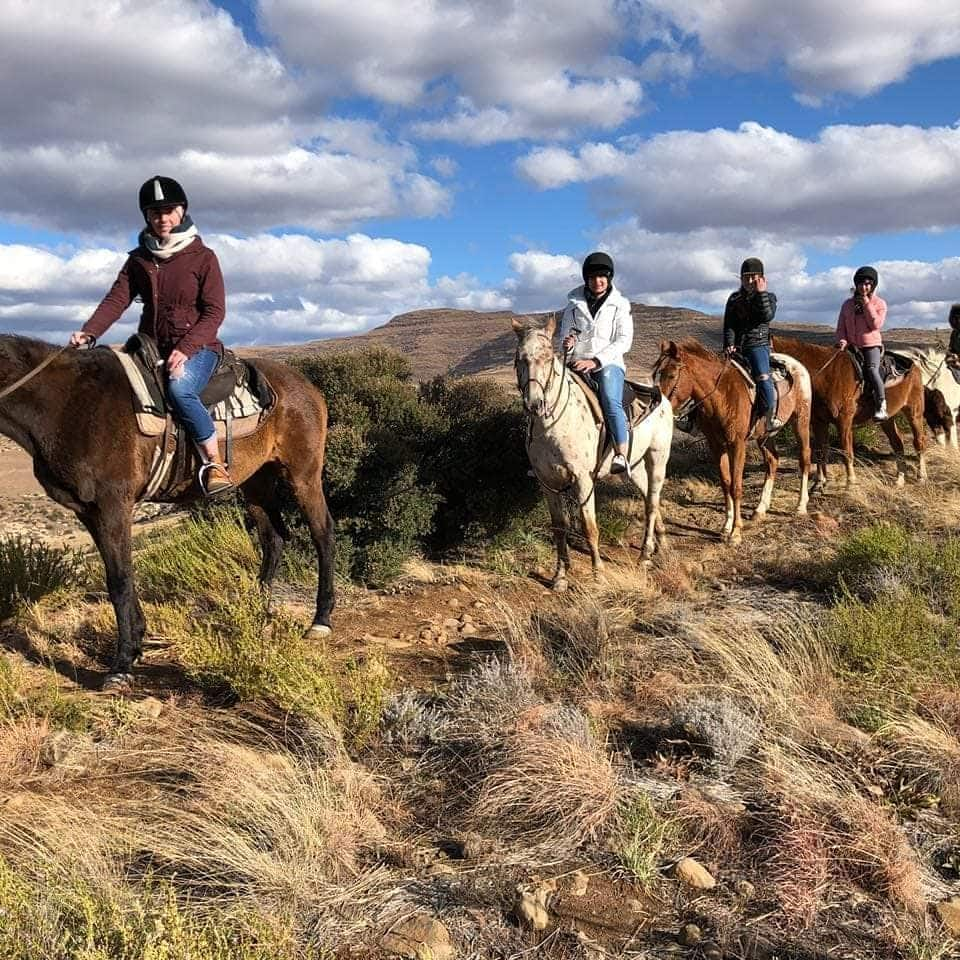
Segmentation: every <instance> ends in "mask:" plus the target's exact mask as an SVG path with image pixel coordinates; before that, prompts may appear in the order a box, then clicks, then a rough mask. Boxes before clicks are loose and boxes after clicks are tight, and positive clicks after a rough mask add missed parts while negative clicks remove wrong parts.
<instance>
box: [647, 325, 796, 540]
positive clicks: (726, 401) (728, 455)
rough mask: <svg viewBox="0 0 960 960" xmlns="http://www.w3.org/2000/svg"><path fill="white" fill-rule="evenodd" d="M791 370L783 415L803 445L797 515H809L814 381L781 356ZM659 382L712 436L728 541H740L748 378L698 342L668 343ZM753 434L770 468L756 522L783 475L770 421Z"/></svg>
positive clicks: (710, 441) (749, 398) (750, 407)
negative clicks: (808, 492) (808, 500)
mask: <svg viewBox="0 0 960 960" xmlns="http://www.w3.org/2000/svg"><path fill="white" fill-rule="evenodd" d="M778 359H780V360H781V361H783V362H784V364H785V365H786V367H787V371H788V373H789V374H790V377H791V379H792V381H793V383H792V386H791V388H790V389H789V390H788V391H787V392H786V393H785V394H782V395H781V397H780V403H779V407H778V410H777V416H778V417H779V418H780V419H781V420H782V421H783V422H784V424H788V423H789V424H792V426H793V429H794V432H795V433H796V435H797V442H798V444H799V448H800V452H799V460H800V500H799V502H798V504H797V513H800V514H802V513H806V512H807V474H808V473H809V470H810V377H809V374H808V373H807V371H806V370H805V369H804V367H803V365H802V364H801V363H798V362H797V361H796V360H794V359H793V358H792V357H783V356H780V357H778ZM653 369H654V374H653V378H654V383H656V384H658V385H659V387H660V389H661V390H662V391H663V393H664V395H665V396H666V397H667V398H669V400H670V402H671V404H672V405H673V409H674V410H678V409H679V408H681V407H683V406H684V405H686V406H687V407H688V408H689V409H691V410H693V411H694V412H695V415H696V422H697V425H698V426H699V427H700V429H701V430H702V431H703V435H704V436H705V437H706V438H707V443H708V444H709V446H710V450H711V451H712V452H713V456H714V459H715V460H716V462H717V467H718V468H719V470H720V486H721V487H722V489H723V495H724V499H725V500H726V508H727V519H726V523H725V524H724V526H723V539H724V540H725V541H726V542H728V543H734V544H735V543H740V541H741V539H742V536H743V533H742V531H743V519H742V518H741V516H740V505H741V503H742V501H743V467H744V463H745V462H746V457H747V440H748V439H749V437H750V435H751V420H752V410H753V397H752V395H751V393H750V390H749V388H748V386H747V382H746V380H745V379H744V377H743V376H742V375H741V374H740V373H739V372H738V371H737V370H736V369H734V367H733V364H732V362H731V361H730V360H728V359H726V358H723V357H719V356H717V354H715V353H711V352H710V351H709V350H708V349H707V348H706V347H704V346H703V345H702V344H701V343H699V342H698V341H696V340H693V339H687V340H683V341H681V342H680V343H677V342H676V341H674V340H664V341H663V342H662V343H661V344H660V356H659V358H658V359H657V362H656V364H655V366H654V368H653ZM752 435H753V436H755V437H756V438H757V444H758V446H759V447H760V452H761V453H762V454H763V459H764V462H765V464H766V471H767V475H766V477H765V478H764V481H763V492H762V493H761V495H760V503H759V504H758V505H757V509H756V510H755V511H754V514H753V519H754V520H757V521H759V520H762V519H763V517H764V516H765V515H766V513H767V510H768V509H769V507H770V499H771V497H772V496H773V485H774V482H775V480H776V477H777V467H778V465H779V463H780V455H779V453H778V452H777V440H776V435H774V436H769V435H768V434H767V433H766V425H765V420H764V418H762V417H761V418H760V420H759V421H758V422H757V423H756V425H755V427H754V428H753V434H752Z"/></svg>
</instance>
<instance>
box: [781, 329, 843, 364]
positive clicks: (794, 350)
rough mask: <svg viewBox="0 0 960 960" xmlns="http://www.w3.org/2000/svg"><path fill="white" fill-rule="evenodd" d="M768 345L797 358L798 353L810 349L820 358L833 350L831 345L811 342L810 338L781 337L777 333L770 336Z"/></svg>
mask: <svg viewBox="0 0 960 960" xmlns="http://www.w3.org/2000/svg"><path fill="white" fill-rule="evenodd" d="M774 340H776V341H777V342H776V344H774V343H773V341H774ZM770 346H771V347H772V348H773V350H774V351H775V352H777V353H789V354H790V355H791V356H793V357H797V358H798V359H800V354H802V353H805V352H807V351H812V353H813V355H814V356H816V357H819V358H820V359H824V358H825V357H826V356H827V355H828V354H831V353H833V351H834V348H833V347H828V346H827V345H826V344H823V343H812V342H811V341H810V340H801V339H799V337H783V336H781V335H780V334H779V333H776V334H774V335H773V337H771V342H770ZM808 355H809V354H808Z"/></svg>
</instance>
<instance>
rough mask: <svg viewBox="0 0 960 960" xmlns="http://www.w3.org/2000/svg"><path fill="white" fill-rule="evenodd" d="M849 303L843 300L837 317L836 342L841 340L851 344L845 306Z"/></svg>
mask: <svg viewBox="0 0 960 960" xmlns="http://www.w3.org/2000/svg"><path fill="white" fill-rule="evenodd" d="M848 303H850V301H849V300H845V301H844V302H843V305H842V306H841V307H840V315H839V316H838V317H837V340H838V341H840V340H843V341H845V342H847V343H850V342H851V338H850V333H849V331H848V330H847V304H848Z"/></svg>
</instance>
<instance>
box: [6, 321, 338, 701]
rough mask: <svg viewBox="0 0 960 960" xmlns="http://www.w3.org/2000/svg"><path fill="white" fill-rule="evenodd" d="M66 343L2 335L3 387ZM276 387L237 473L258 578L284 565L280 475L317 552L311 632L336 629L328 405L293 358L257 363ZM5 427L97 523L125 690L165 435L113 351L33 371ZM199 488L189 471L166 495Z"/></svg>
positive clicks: (139, 621) (49, 480) (48, 482)
mask: <svg viewBox="0 0 960 960" xmlns="http://www.w3.org/2000/svg"><path fill="white" fill-rule="evenodd" d="M56 350H57V348H56V347H53V346H51V345H50V344H49V343H42V342H40V341H38V340H29V339H26V338H24V337H15V336H0V391H2V390H3V388H4V387H7V386H12V385H13V384H14V383H15V382H16V381H17V380H19V379H20V378H21V377H22V376H24V375H26V374H27V373H29V372H30V371H32V370H34V369H35V368H37V367H39V366H40V365H41V364H42V363H43V362H44V361H45V360H47V359H48V358H51V355H52V354H54V353H55V352H56ZM256 365H257V368H258V369H259V370H261V371H262V372H263V374H264V375H265V376H266V377H267V379H268V380H269V382H270V384H271V386H272V387H273V389H274V390H275V391H276V394H277V406H276V409H275V410H274V411H273V412H272V413H271V415H270V416H269V417H268V418H267V419H266V420H265V422H264V423H263V424H262V426H261V427H260V428H259V429H258V430H257V432H256V433H254V434H252V435H251V436H248V437H244V438H242V439H238V440H236V441H235V442H234V445H233V452H232V459H231V463H230V474H231V476H232V477H233V479H234V481H235V482H236V483H237V484H238V485H239V486H240V488H241V490H242V492H243V495H244V498H245V500H246V504H247V510H248V513H249V515H250V517H251V518H252V520H253V521H254V523H255V525H256V528H257V532H258V534H259V538H260V543H261V546H262V549H263V559H262V563H261V566H260V579H261V580H262V581H263V582H264V583H265V584H269V583H270V581H271V580H272V579H273V577H274V575H275V574H276V572H277V567H278V565H279V563H280V553H281V550H282V547H283V537H284V526H283V520H282V517H281V515H280V511H279V508H278V495H277V482H278V480H279V479H280V478H281V476H282V477H285V478H286V480H287V481H289V484H290V488H291V490H292V492H293V495H294V497H295V499H296V502H297V504H298V505H299V507H300V509H301V510H302V511H303V513H304V515H305V517H306V519H307V523H308V525H309V528H310V536H311V538H312V540H313V544H314V547H315V548H316V552H317V569H318V576H319V581H318V584H317V603H316V613H315V615H314V619H313V624H312V625H311V626H310V628H309V629H308V630H307V636H313V637H321V636H326V635H327V634H329V633H330V613H331V611H332V610H333V605H334V591H333V574H334V558H333V522H332V520H331V517H330V511H329V510H328V509H327V503H326V500H325V498H324V495H323V488H322V486H321V483H320V479H321V472H322V470H323V456H324V445H325V442H326V435H327V405H326V402H325V401H324V398H323V395H322V394H321V393H320V391H319V390H317V389H316V388H315V387H314V386H313V385H312V384H311V383H310V382H309V381H308V380H306V378H304V377H303V376H302V375H301V374H300V373H298V372H297V371H296V370H294V369H293V368H292V367H290V366H287V365H286V364H283V363H276V362H273V361H268V360H257V361H256ZM0 433H3V434H5V435H6V436H8V437H10V438H11V439H12V440H14V441H15V442H16V443H18V444H19V445H20V446H21V447H23V448H24V450H26V451H27V453H29V454H30V456H31V457H33V471H34V473H35V474H36V477H37V479H38V480H39V481H40V483H41V484H42V485H43V488H44V490H46V492H47V493H48V494H49V496H50V497H52V498H53V499H54V500H56V501H57V503H60V504H63V506H65V507H69V508H70V509H71V510H73V512H74V513H75V514H76V515H77V517H78V518H79V520H80V522H81V523H82V524H83V525H84V526H85V527H86V528H87V530H89V531H90V535H91V536H92V537H93V540H94V543H95V544H96V545H97V549H98V550H99V551H100V556H101V557H102V558H103V564H104V567H105V569H106V575H107V590H108V592H109V594H110V601H111V603H112V604H113V609H114V611H115V613H116V617H117V634H118V638H117V647H116V652H115V655H114V658H113V662H112V665H111V667H110V673H109V675H108V676H107V678H106V680H105V681H104V686H105V688H107V689H110V688H115V689H122V688H123V687H124V686H126V685H127V684H128V683H129V682H130V681H131V679H132V674H131V671H132V669H133V664H134V662H135V661H136V660H137V659H138V658H139V657H140V655H141V654H142V651H143V636H144V632H145V630H146V621H145V619H144V615H143V610H142V608H141V606H140V602H139V600H138V599H137V593H136V587H135V585H134V579H133V563H132V550H131V532H130V524H131V519H132V514H133V507H134V504H136V503H137V501H138V499H140V497H141V496H142V495H143V493H144V489H145V487H146V484H147V480H148V477H149V474H150V465H151V461H152V457H153V452H154V448H155V446H156V444H157V438H156V437H145V436H142V435H141V434H140V432H139V431H138V429H137V423H136V419H135V418H134V415H133V410H132V404H131V399H130V384H129V382H128V381H127V377H126V375H125V374H124V372H123V369H122V368H121V366H120V361H119V360H118V359H117V357H116V356H115V355H114V354H113V352H112V351H110V350H89V351H79V352H78V351H69V352H66V353H63V354H62V355H61V356H56V357H53V358H52V362H50V363H49V365H47V366H46V367H45V368H44V369H42V370H41V371H40V372H38V373H37V375H36V376H35V377H33V379H31V380H29V381H28V382H26V383H24V384H23V386H21V387H19V388H17V389H16V390H14V391H13V392H11V393H10V394H9V395H8V396H6V397H3V398H0ZM199 495H200V491H199V489H198V486H197V484H196V483H195V482H194V481H193V479H192V478H191V479H188V480H185V481H184V482H183V484H181V486H180V487H179V488H177V489H174V490H173V491H171V492H170V493H169V495H167V496H166V497H165V498H164V499H165V500H167V501H168V502H176V503H183V502H186V501H189V500H191V499H194V498H196V497H197V496H199Z"/></svg>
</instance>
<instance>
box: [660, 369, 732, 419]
mask: <svg viewBox="0 0 960 960" xmlns="http://www.w3.org/2000/svg"><path fill="white" fill-rule="evenodd" d="M668 356H669V354H666V353H662V354H660V357H659V358H658V359H657V362H656V363H655V364H654V367H653V373H652V374H651V379H652V380H653V382H654V383H656V384H657V385H658V386H659V383H658V381H659V379H660V376H661V374H662V371H661V369H660V366H661V364H662V363H663V361H664V360H666V359H667V357H668ZM671 359H675V360H676V364H677V379H676V380H674V382H673V386H672V387H671V388H670V389H669V390H668V391H667V392H666V393H665V394H664V396H665V397H666V398H667V400H669V401H670V406H671V407H672V406H673V395H674V393H676V391H677V387H679V386H680V374H681V372H682V371H683V370H685V369H686V367H687V365H686V364H685V363H684V362H683V360H682V359H680V357H676V358H671ZM729 365H730V357H729V356H727V355H726V354H724V357H723V366H722V367H721V368H720V373H719V374H718V375H717V380H716V383H714V385H713V389H712V390H711V391H710V392H709V393H706V394H704V395H703V396H702V397H701V398H700V399H699V400H694V399H693V394H692V393H691V395H690V396H689V397H687V399H686V400H684V401H683V403H681V404H680V406H679V407H678V408H677V409H676V410H675V411H674V414H673V420H674V423H678V424H679V423H680V422H681V421H683V422H685V423H687V424H689V423H690V422H691V420H692V417H693V414H694V413H695V412H696V411H697V410H698V409H699V408H700V407H702V406H703V404H704V403H705V402H706V401H707V400H709V399H710V397H712V396H713V395H714V394H715V393H716V392H717V390H718V389H719V388H720V381H721V380H722V379H723V375H724V374H725V373H726V372H727V369H728V367H729ZM681 429H684V428H683V427H681Z"/></svg>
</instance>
